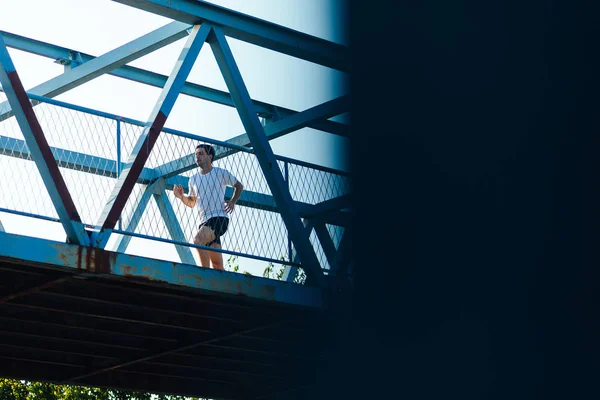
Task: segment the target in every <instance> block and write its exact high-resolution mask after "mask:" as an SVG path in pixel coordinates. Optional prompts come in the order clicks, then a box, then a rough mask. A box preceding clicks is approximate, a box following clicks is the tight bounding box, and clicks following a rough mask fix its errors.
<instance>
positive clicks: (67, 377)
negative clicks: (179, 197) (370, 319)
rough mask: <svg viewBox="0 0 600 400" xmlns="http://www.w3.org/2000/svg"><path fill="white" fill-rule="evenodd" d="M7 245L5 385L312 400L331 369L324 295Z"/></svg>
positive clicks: (1, 293) (3, 271)
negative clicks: (308, 398) (12, 381)
mask: <svg viewBox="0 0 600 400" xmlns="http://www.w3.org/2000/svg"><path fill="white" fill-rule="evenodd" d="M0 235H1V237H0V248H2V249H1V250H2V251H1V252H0V254H3V256H2V257H0V376H4V377H12V378H18V379H27V380H41V381H50V382H56V383H63V384H77V385H89V386H100V387H110V388H116V389H128V390H139V391H149V392H156V393H171V394H179V395H188V396H201V397H209V398H223V399H229V398H231V399H234V398H236V399H237V398H249V399H253V398H256V399H258V398H266V399H268V398H278V396H279V395H281V396H283V397H285V398H303V397H304V396H305V395H306V393H308V391H309V390H310V386H311V382H312V379H313V377H314V376H315V374H317V373H319V372H321V371H322V368H325V367H326V365H325V364H324V363H325V359H326V356H325V355H326V352H327V348H328V346H329V343H328V340H327V337H328V335H327V334H324V333H325V332H331V329H332V326H331V321H332V320H333V318H331V315H330V314H328V312H326V311H324V308H323V307H322V304H321V306H316V305H318V304H320V303H321V301H322V299H321V298H320V295H319V292H315V290H316V289H315V288H309V287H302V286H301V285H294V284H291V283H287V282H279V281H273V280H269V279H263V278H257V277H251V276H244V275H242V274H236V273H230V272H221V271H215V270H208V269H203V268H199V267H193V266H188V265H184V264H175V263H168V262H164V261H159V260H152V259H145V258H142V257H132V259H133V260H136V261H138V262H139V264H138V265H137V266H136V265H135V264H133V265H132V264H127V263H126V262H125V261H126V260H124V259H122V258H121V259H119V260H115V259H114V258H115V257H126V255H122V254H116V253H111V252H105V254H103V255H100V253H95V254H90V253H87V254H86V253H85V249H84V248H80V246H75V245H70V244H65V243H58V242H51V241H47V240H43V239H36V238H25V237H18V236H17V235H11V234H7V233H1V232H0ZM13 240H19V241H20V243H23V241H28V244H29V245H28V246H26V248H27V249H26V250H18V249H16V248H14V247H12V245H11V242H12V241H13ZM21 249H23V247H21ZM82 250H83V251H82ZM21 251H26V252H28V253H29V256H28V255H26V254H21V253H20V252H21ZM71 252H74V253H73V254H79V256H78V257H79V259H77V256H76V257H71ZM17 253H19V254H17ZM6 254H8V255H9V256H6ZM11 256H14V257H11ZM44 259H45V260H46V261H44ZM100 259H104V260H105V261H103V262H100V261H99V260H100ZM106 260H108V261H106ZM111 260H112V261H111ZM74 263H79V264H78V265H75V264H74ZM116 264H118V266H119V267H118V268H124V269H125V270H126V271H125V272H123V271H122V270H120V269H118V268H115V265H116ZM100 265H104V266H105V267H104V268H100ZM137 270H139V271H142V272H140V273H137V272H136V271H137ZM169 276H171V277H177V278H176V279H178V281H179V282H178V284H176V283H175V282H172V279H175V278H170V277H169ZM220 277H221V278H222V279H219V278H220ZM224 282H227V284H228V285H230V286H229V287H228V288H226V287H223V286H219V285H224V284H225V283H224ZM292 287H293V288H294V289H292V290H297V292H295V294H294V295H293V296H289V294H290V293H292V292H291V291H290V288H292ZM283 292H285V293H287V295H288V297H287V298H283V297H281V295H280V294H278V293H283ZM269 296H272V298H271V299H269Z"/></svg>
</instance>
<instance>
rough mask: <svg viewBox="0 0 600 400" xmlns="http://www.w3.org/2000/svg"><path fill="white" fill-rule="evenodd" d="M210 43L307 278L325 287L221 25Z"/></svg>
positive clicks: (313, 253)
mask: <svg viewBox="0 0 600 400" xmlns="http://www.w3.org/2000/svg"><path fill="white" fill-rule="evenodd" d="M208 43H209V44H210V47H211V48H212V51H213V54H214V56H215V59H216V60H217V64H218V65H219V69H220V70H221V73H222V74H223V78H224V79H225V83H226V84H227V88H228V89H229V92H230V93H231V96H232V98H233V101H234V103H235V105H236V109H237V111H238V114H239V116H240V119H241V121H242V124H243V125H244V128H245V129H246V132H247V133H248V137H249V138H250V141H251V142H252V147H253V148H254V151H255V155H256V158H257V160H258V162H259V164H260V167H261V169H262V171H263V173H264V175H265V179H266V181H267V183H268V185H269V187H270V189H271V193H272V194H273V198H274V199H275V201H276V202H277V205H278V208H279V212H280V213H281V218H282V219H283V222H284V223H285V225H286V227H287V230H288V234H289V236H290V238H291V240H292V242H293V243H294V246H295V247H296V249H297V251H298V254H299V256H300V260H301V261H302V264H303V268H304V270H305V271H306V275H307V278H308V279H309V281H312V282H311V283H313V284H316V285H319V286H325V279H324V276H323V271H322V270H321V266H320V264H319V260H318V259H317V256H316V254H315V251H314V249H313V248H312V245H311V243H310V241H309V238H308V236H307V235H306V230H305V229H304V227H303V225H302V221H301V220H300V217H299V216H298V212H297V211H296V206H295V204H294V200H293V199H292V196H291V195H290V192H289V190H288V189H287V184H286V182H285V181H284V179H283V176H282V174H281V171H280V170H279V167H278V164H277V159H276V158H275V155H274V154H273V150H272V149H271V146H270V145H269V141H268V140H267V137H266V135H265V131H264V129H263V126H262V125H261V123H260V121H259V120H258V117H257V115H256V112H255V111H254V106H253V105H252V100H251V99H250V95H249V94H248V90H247V89H246V85H245V84H244V80H243V79H242V75H241V74H240V71H239V69H238V67H237V64H236V62H235V59H234V58H233V54H232V53H231V49H230V48H229V44H228V43H227V39H226V38H225V35H224V33H223V31H222V30H221V28H219V27H214V28H213V29H212V31H211V34H210V35H209V37H208Z"/></svg>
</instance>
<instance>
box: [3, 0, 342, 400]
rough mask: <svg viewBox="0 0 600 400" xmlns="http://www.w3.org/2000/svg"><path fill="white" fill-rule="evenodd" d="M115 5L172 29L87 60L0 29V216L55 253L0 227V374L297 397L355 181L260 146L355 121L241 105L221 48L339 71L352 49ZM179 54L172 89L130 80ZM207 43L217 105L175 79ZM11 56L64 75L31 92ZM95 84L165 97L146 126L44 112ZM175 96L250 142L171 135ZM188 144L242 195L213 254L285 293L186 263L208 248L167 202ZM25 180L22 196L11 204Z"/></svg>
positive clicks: (181, 0)
mask: <svg viewBox="0 0 600 400" xmlns="http://www.w3.org/2000/svg"><path fill="white" fill-rule="evenodd" d="M117 2H118V3H123V4H126V5H129V6H132V7H136V8H138V9H140V10H143V11H146V12H150V13H154V14H158V15H161V16H164V17H167V18H170V19H172V20H173V22H171V23H169V24H167V25H166V26H164V27H161V28H159V29H156V30H154V31H152V32H150V33H148V34H146V35H144V36H142V37H139V38H137V39H135V40H133V41H131V42H129V43H127V44H125V45H123V46H120V47H118V48H116V49H114V50H111V51H109V52H107V53H105V54H103V55H100V56H97V57H96V56H92V55H90V54H86V53H84V52H82V51H79V50H74V49H67V48H63V47H60V46H56V45H53V44H50V43H45V42H41V41H38V40H33V39H30V38H27V37H24V36H20V35H16V34H12V33H10V32H4V31H0V66H1V68H0V83H1V85H2V93H0V185H1V186H2V190H0V195H1V196H0V211H2V212H4V213H10V214H14V215H18V216H22V217H23V218H35V219H37V220H44V221H52V222H55V223H60V224H61V226H62V228H64V231H65V233H66V238H65V240H64V241H53V240H48V239H42V238H39V237H30V236H23V235H17V234H13V233H9V232H6V231H5V229H4V228H3V226H2V224H1V222H0V376H3V377H12V378H18V379H27V380H41V381H49V382H55V383H62V384H76V385H90V386H100V387H110V388H121V389H129V390H140V391H150V392H156V393H169V394H179V395H187V396H201V397H209V398H223V399H242V398H243V399H275V398H277V399H279V398H299V399H300V398H308V397H310V396H312V395H314V387H313V383H314V381H315V377H316V376H318V375H321V376H322V374H323V373H324V371H326V369H327V363H328V357H329V356H330V352H331V348H332V346H333V345H334V344H333V343H331V332H332V330H334V329H336V316H337V315H338V312H340V310H342V309H343V308H344V306H345V304H346V303H344V301H343V300H342V297H344V296H346V295H348V294H349V293H351V290H352V263H351V260H350V259H349V257H348V253H349V250H348V249H349V247H350V233H349V232H350V223H351V215H352V203H351V197H352V192H351V185H350V182H349V179H350V177H349V175H348V174H347V173H345V172H343V171H338V170H335V169H331V168H324V167H321V166H317V165H313V164H310V163H306V162H302V161H299V160H294V159H290V158H286V157H282V156H279V155H276V154H274V152H273V150H272V148H271V145H270V142H269V141H270V140H273V139H275V138H278V137H281V136H283V135H286V134H288V133H290V132H294V131H297V130H299V129H302V128H305V127H310V128H313V129H317V130H320V131H323V132H327V133H329V134H333V135H339V136H348V135H349V129H350V127H349V125H347V124H344V123H340V122H335V121H332V120H331V118H332V117H335V116H337V115H341V114H343V113H346V112H348V111H349V99H348V96H347V95H346V96H342V97H339V98H335V99H333V100H331V101H328V102H326V103H323V104H317V105H315V106H314V107H312V108H309V109H306V110H301V111H298V110H291V109H287V108H284V107H280V106H277V105H274V104H267V103H264V102H261V101H257V100H253V99H252V98H251V97H250V94H249V93H248V90H247V88H246V86H245V83H244V80H243V79H242V75H241V73H240V70H239V69H238V66H237V63H236V60H235V58H234V56H233V53H232V51H231V48H230V46H229V44H228V40H227V38H228V37H229V38H234V39H237V40H241V41H244V42H247V43H251V44H253V45H256V46H260V47H263V48H266V49H269V50H272V51H275V52H278V53H281V54H285V55H288V56H292V57H296V58H299V59H303V60H306V61H309V62H311V63H315V64H318V65H322V66H325V67H328V68H332V69H335V70H338V71H342V72H345V73H348V72H349V71H348V57H349V55H348V48H347V47H346V46H343V45H340V44H336V43H333V42H329V41H326V40H323V39H320V38H316V37H313V36H310V35H307V34H304V33H300V32H297V31H294V30H291V29H288V28H286V27H283V26H279V25H276V24H273V23H270V22H266V21H263V20H260V19H258V18H254V17H251V16H248V15H244V14H241V13H238V12H235V11H232V10H229V9H225V8H222V7H219V6H216V5H213V4H210V3H205V2H203V1H195V0H171V1H169V2H165V1H161V0H117ZM182 38H186V43H185V45H184V46H183V49H182V51H181V54H180V56H179V59H178V60H177V62H176V63H175V65H174V66H173V69H172V71H171V73H170V75H169V76H164V75H160V74H158V73H155V72H151V71H147V70H144V69H141V68H136V67H132V66H129V65H127V64H129V63H130V62H131V61H133V60H135V59H138V58H140V57H142V56H144V55H147V54H149V53H151V52H153V51H155V50H157V49H160V48H162V47H164V46H167V45H168V44H170V43H173V42H175V41H177V40H179V39H182ZM206 45H208V46H210V49H211V50H212V53H213V54H214V56H215V59H216V61H217V64H218V67H219V69H220V71H221V73H222V75H223V78H224V80H225V83H226V85H227V88H228V92H224V91H219V90H216V89H212V88H209V87H206V86H202V85H199V84H195V83H192V82H188V81H187V78H188V74H189V73H190V71H191V69H192V66H193V65H194V63H195V61H196V59H197V57H198V54H199V52H200V50H201V49H202V48H203V47H206ZM8 47H10V48H13V49H18V50H22V51H25V52H29V53H33V54H36V55H39V56H44V57H48V58H50V59H53V60H55V61H56V62H58V63H60V64H62V65H64V73H62V74H61V75H59V76H57V77H55V78H53V79H50V80H48V81H46V82H44V83H42V84H40V85H38V86H36V87H34V88H31V89H29V90H27V91H26V90H25V88H24V87H23V84H22V82H21V80H20V78H19V75H18V71H16V69H15V67H14V64H13V62H12V59H11V57H10V55H9V53H8V50H7V48H8ZM103 74H110V75H113V76H116V77H119V78H123V79H127V80H132V81H135V82H139V83H142V84H146V85H151V86H154V87H158V88H160V89H161V93H160V96H159V98H158V99H157V100H156V105H155V107H154V109H153V110H152V112H151V114H150V116H149V117H148V119H147V120H146V121H136V120H133V119H129V118H125V117H122V116H117V115H112V114H107V113H104V112H100V111H96V110H91V109H87V108H84V107H81V106H78V105H75V104H68V103H65V102H61V101H57V100H56V99H54V97H56V96H58V95H60V94H62V93H65V92H67V91H69V90H71V89H73V88H76V87H78V86H80V85H82V84H84V83H86V82H89V81H90V80H92V79H94V78H97V77H99V76H101V75H103ZM180 94H184V95H187V96H191V97H195V98H199V99H203V100H207V101H210V102H214V103H218V104H221V105H224V106H229V107H235V109H236V110H237V113H238V115H239V117H240V119H241V122H242V124H243V126H244V129H245V132H244V133H242V134H240V135H238V136H236V137H232V138H231V139H229V140H226V141H218V140H214V139H211V138H209V137H202V136H198V135H194V134H190V133H187V132H182V131H177V130H174V129H168V128H166V127H165V122H166V121H167V119H168V117H169V114H170V112H171V110H172V108H173V106H174V104H175V101H176V99H177V98H178V96H179V95H180ZM199 142H204V143H211V144H213V145H214V146H215V148H216V150H217V155H216V157H215V158H216V160H215V164H216V165H217V166H223V167H225V168H227V169H229V170H231V171H232V172H234V174H236V176H238V178H240V180H241V181H242V182H243V183H244V185H245V190H244V192H243V195H242V197H241V198H240V200H239V202H238V205H239V207H238V208H237V209H236V214H235V216H234V220H233V222H232V224H235V225H234V227H233V228H230V231H228V233H227V235H226V236H225V237H224V238H223V248H222V249H221V250H219V251H221V252H222V253H224V256H225V257H227V256H239V257H247V258H251V259H255V260H260V261H264V262H266V263H267V262H268V263H273V264H277V265H282V268H283V269H282V270H281V271H282V272H281V274H280V276H279V278H280V279H271V278H263V277H256V276H249V275H247V274H242V273H240V272H239V271H238V272H234V271H217V270H213V269H208V268H200V267H198V266H197V265H196V261H195V259H194V257H193V252H194V251H195V248H204V246H200V245H195V244H193V243H192V241H191V239H190V238H191V235H193V232H194V229H195V228H197V227H195V226H194V224H193V222H186V221H188V220H189V218H186V214H185V213H186V211H185V210H184V208H185V207H183V206H181V204H180V203H179V202H176V201H175V198H174V196H173V194H172V189H173V186H174V185H177V184H181V185H183V186H184V189H185V191H186V192H187V189H188V179H189V177H190V176H191V173H192V170H193V169H194V168H195V164H194V156H193V149H194V147H195V145H196V144H197V143H199ZM23 182H26V183H27V186H28V187H30V188H31V190H27V191H15V190H14V189H13V188H14V187H15V185H22V184H23ZM89 193H94V196H89V195H88V194H89ZM231 195H232V192H231V191H228V192H227V193H226V198H228V197H230V196H231ZM32 196H33V197H34V198H33V199H32ZM188 212H189V211H188ZM133 237H139V238H143V239H146V240H153V241H159V242H164V243H170V244H171V245H173V246H174V247H175V249H176V250H177V255H178V256H179V258H180V261H181V262H172V261H167V260H161V259H155V258H147V257H141V256H136V255H130V254H126V250H127V247H128V245H129V243H130V241H131V239H132V238H133ZM111 241H112V242H111ZM109 243H110V246H109ZM302 277H305V278H306V279H305V281H304V279H301V278H302Z"/></svg>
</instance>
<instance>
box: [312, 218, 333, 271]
mask: <svg viewBox="0 0 600 400" xmlns="http://www.w3.org/2000/svg"><path fill="white" fill-rule="evenodd" d="M314 229H315V233H316V234H317V238H319V242H320V243H321V247H322V248H323V252H324V253H325V257H326V258H327V261H328V262H329V267H330V268H331V269H332V270H333V269H334V268H335V267H336V265H335V261H336V253H337V250H336V248H335V244H334V243H333V240H332V239H331V235H330V234H329V231H328V230H327V227H326V226H325V222H323V221H322V220H318V221H317V222H315V224H314Z"/></svg>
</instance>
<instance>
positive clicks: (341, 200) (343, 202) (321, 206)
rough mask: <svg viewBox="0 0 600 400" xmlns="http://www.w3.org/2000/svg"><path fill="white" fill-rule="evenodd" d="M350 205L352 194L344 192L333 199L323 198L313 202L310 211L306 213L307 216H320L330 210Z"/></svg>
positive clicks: (341, 208)
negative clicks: (320, 200)
mask: <svg viewBox="0 0 600 400" xmlns="http://www.w3.org/2000/svg"><path fill="white" fill-rule="evenodd" d="M351 206H352V195H350V194H344V195H341V196H338V197H334V198H333V199H329V200H325V201H322V202H320V203H317V204H315V205H314V206H313V207H312V209H311V210H310V212H309V213H308V214H307V215H306V217H307V218H314V217H321V216H323V215H326V214H327V213H330V212H332V211H339V210H343V209H345V208H350V207H351Z"/></svg>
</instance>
